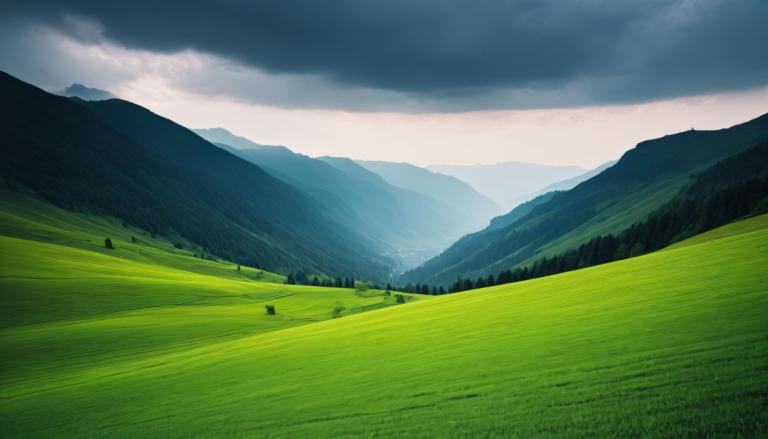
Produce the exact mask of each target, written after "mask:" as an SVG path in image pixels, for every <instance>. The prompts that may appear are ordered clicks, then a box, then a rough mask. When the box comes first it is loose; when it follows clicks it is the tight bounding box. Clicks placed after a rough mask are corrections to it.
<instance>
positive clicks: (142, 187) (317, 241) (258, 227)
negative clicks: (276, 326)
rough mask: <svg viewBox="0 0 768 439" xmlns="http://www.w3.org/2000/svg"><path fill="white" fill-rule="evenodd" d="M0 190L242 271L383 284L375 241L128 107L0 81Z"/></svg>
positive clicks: (387, 266) (257, 172)
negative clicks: (142, 233) (113, 221)
mask: <svg viewBox="0 0 768 439" xmlns="http://www.w3.org/2000/svg"><path fill="white" fill-rule="evenodd" d="M0 114H1V115H2V117H3V119H4V121H5V123H4V125H3V135H2V140H1V147H2V153H3V157H4V160H3V161H2V164H0V175H1V176H2V181H3V184H4V186H6V187H10V188H12V189H14V190H21V191H33V192H35V193H37V194H39V195H40V196H42V197H44V198H45V199H46V200H48V201H49V202H51V203H53V204H56V205H58V206H61V207H65V208H68V209H75V210H88V211H96V212H101V213H102V214H105V215H110V216H114V217H117V218H119V219H121V220H122V221H124V222H126V223H127V224H130V225H134V226H137V227H140V228H142V229H144V230H146V231H148V232H151V233H153V234H162V235H166V236H169V237H171V238H173V239H175V240H177V241H178V244H179V245H188V246H195V247H199V248H200V251H201V252H207V253H211V254H214V255H217V256H219V257H223V258H226V259H228V260H232V261H236V262H238V263H242V264H244V265H250V266H255V267H262V268H264V269H270V270H274V271H279V272H289V271H292V270H299V269H302V270H306V271H308V272H316V273H326V274H329V275H330V274H336V275H339V274H353V273H354V274H355V275H356V276H357V277H362V278H373V279H377V278H379V279H380V278H385V277H386V276H388V275H389V273H390V270H391V261H389V260H388V259H387V258H383V257H381V256H380V255H379V254H378V252H376V251H375V249H376V244H375V241H374V240H372V239H370V238H368V237H365V236H363V235H361V234H358V233H356V232H355V231H354V230H350V229H349V228H346V227H344V226H343V225H341V224H339V223H337V222H336V221H335V220H334V219H333V217H334V216H335V213H334V212H333V207H334V206H326V205H324V204H323V203H320V202H318V201H316V200H314V199H313V198H312V197H310V196H308V195H307V194H305V193H303V192H302V191H300V190H299V189H296V188H294V187H293V186H291V185H289V184H288V183H285V182H283V181H282V180H279V179H277V178H275V177H273V176H271V175H270V174H268V173H267V172H265V171H264V170H262V169H261V168H259V167H258V166H255V165H253V164H252V163H250V162H248V161H246V160H243V159H241V158H239V157H237V156H235V155H233V154H231V153H229V152H227V151H224V150H222V149H221V148H218V147H216V146H214V145H212V144H210V143H209V142H207V141H206V140H204V139H202V138H201V137H199V136H198V135H196V134H195V133H193V132H192V131H190V130H188V129H186V128H184V127H182V126H180V125H178V124H176V123H174V122H172V121H170V120H168V119H165V118H163V117H160V116H158V115H156V114H154V113H152V112H150V111H149V110H147V109H145V108H142V107H140V106H138V105H135V104H132V103H130V102H126V101H122V100H118V99H111V100H106V101H83V100H81V99H78V98H72V99H70V98H64V97H60V96H55V95H52V94H49V93H47V92H45V91H43V90H40V89H39V88H36V87H34V86H31V85H29V84H26V83H24V82H22V81H19V80H17V79H15V78H13V77H11V76H9V75H7V74H5V73H2V74H0Z"/></svg>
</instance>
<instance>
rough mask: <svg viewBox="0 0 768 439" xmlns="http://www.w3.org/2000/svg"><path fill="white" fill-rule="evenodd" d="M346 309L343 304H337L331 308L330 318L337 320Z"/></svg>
mask: <svg viewBox="0 0 768 439" xmlns="http://www.w3.org/2000/svg"><path fill="white" fill-rule="evenodd" d="M345 309H347V308H346V307H345V306H344V304H343V303H337V304H336V306H335V307H333V312H332V313H331V316H333V318H334V319H338V318H339V317H341V312H342V311H344V310H345Z"/></svg>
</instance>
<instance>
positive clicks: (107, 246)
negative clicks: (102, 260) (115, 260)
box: [104, 238, 115, 250]
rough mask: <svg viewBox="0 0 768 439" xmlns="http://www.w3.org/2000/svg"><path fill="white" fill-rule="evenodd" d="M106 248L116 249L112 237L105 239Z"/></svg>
mask: <svg viewBox="0 0 768 439" xmlns="http://www.w3.org/2000/svg"><path fill="white" fill-rule="evenodd" d="M104 248H106V249H109V250H114V249H115V248H114V247H113V246H112V240H111V239H109V238H106V239H105V240H104Z"/></svg>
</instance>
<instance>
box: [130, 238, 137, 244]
mask: <svg viewBox="0 0 768 439" xmlns="http://www.w3.org/2000/svg"><path fill="white" fill-rule="evenodd" d="M131 242H132V243H134V244H136V237H135V236H131Z"/></svg>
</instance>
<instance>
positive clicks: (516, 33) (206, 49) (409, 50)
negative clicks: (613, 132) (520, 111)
mask: <svg viewBox="0 0 768 439" xmlns="http://www.w3.org/2000/svg"><path fill="white" fill-rule="evenodd" d="M2 11H3V15H5V17H6V20H17V21H19V22H28V23H37V24H41V25H44V26H47V27H49V28H51V29H55V30H57V31H58V32H61V33H63V34H65V35H68V36H69V37H71V38H73V39H76V40H78V41H80V42H82V43H85V44H87V43H98V42H100V41H103V40H105V41H108V42H110V43H111V44H115V45H119V46H122V47H125V48H129V49H137V50H143V51H149V52H155V53H164V54H173V53H180V52H184V51H193V52H198V53H201V54H207V55H210V56H212V57H215V59H220V60H224V62H227V63H232V65H237V66H243V67H245V68H253V69H255V70H256V71H257V72H259V73H258V74H257V75H256V76H258V78H261V79H263V78H262V76H264V75H266V76H267V77H273V78H282V79H280V80H279V82H277V83H276V87H278V88H272V87H270V86H269V85H267V86H264V85H263V84H264V82H263V81H262V86H261V87H252V86H249V83H250V81H255V79H253V78H251V77H252V76H253V75H254V74H253V73H248V72H247V71H245V72H241V71H238V70H237V69H228V72H229V73H226V74H225V76H227V77H229V80H227V81H221V80H217V78H216V76H217V72H216V71H215V70H210V71H208V72H206V73H205V74H201V75H198V76H197V77H194V78H191V79H189V81H190V84H191V85H194V86H195V87H196V89H198V90H199V91H201V92H204V93H206V92H207V93H226V94H229V95H232V96H239V97H241V98H244V99H251V100H253V101H257V102H258V101H261V102H265V101H266V103H268V104H275V105H283V106H288V107H291V106H306V105H307V102H309V103H310V106H311V105H312V102H315V103H316V105H318V106H323V105H324V104H323V103H325V102H327V103H328V106H341V107H344V108H349V109H353V110H365V109H367V107H370V108H373V109H376V108H381V107H384V108H388V109H391V108H396V107H397V106H398V105H403V107H404V108H405V109H406V110H416V111H419V110H435V109H436V110H441V111H442V110H445V111H463V110H477V109H501V108H542V107H549V108H551V107H560V106H576V105H601V104H618V103H637V102H648V101H653V100H658V99H667V98H674V97H679V96H689V95H700V94H707V93H718V92H724V91H733V90H741V89H748V88H753V87H758V86H763V85H765V84H768V26H766V25H765V23H768V2H766V1H764V0H730V1H721V0H687V1H666V0H665V1H661V0H642V1H620V2H617V1H609V0H583V1H562V0H518V1H497V0H473V1H442V0H440V1H438V0H423V1H412V0H390V1H369V0H335V1H315V0H294V1H253V2H245V1H225V2H215V3H207V4H203V3H202V2H188V1H156V0H155V1H151V2H150V1H131V2H103V1H51V2H39V1H32V2H29V1H24V2H5V5H4V6H2ZM5 47H8V45H5ZM20 56H23V55H20ZM233 72H234V73H233ZM262 73H263V74H262ZM249 75H250V76H249ZM260 75H261V76H260ZM258 78H257V79H258ZM286 78H287V79H286ZM254 83H255V82H254ZM291 84H303V86H302V87H299V89H300V90H301V93H292V92H291V89H292V86H291ZM308 89H311V90H308ZM341 89H344V90H346V91H345V92H344V93H343V94H336V93H334V91H335V90H341ZM274 90H285V92H284V93H278V94H275V93H274ZM318 90H322V91H318ZM331 102H333V103H331ZM370 108H368V109H370Z"/></svg>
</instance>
